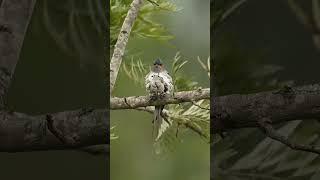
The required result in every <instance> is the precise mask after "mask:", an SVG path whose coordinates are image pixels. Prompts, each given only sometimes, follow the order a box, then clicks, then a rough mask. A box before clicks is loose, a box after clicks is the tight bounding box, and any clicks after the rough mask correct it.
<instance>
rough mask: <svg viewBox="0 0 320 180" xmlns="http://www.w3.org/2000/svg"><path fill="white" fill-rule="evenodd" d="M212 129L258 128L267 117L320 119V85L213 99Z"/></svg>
mask: <svg viewBox="0 0 320 180" xmlns="http://www.w3.org/2000/svg"><path fill="white" fill-rule="evenodd" d="M212 103H213V104H212V107H213V108H212V109H211V125H210V126H211V130H212V131H211V132H212V133H219V132H222V131H227V130H230V129H238V128H248V127H259V124H258V121H259V120H260V119H262V118H268V119H270V120H271V123H272V124H276V123H282V122H287V121H292V120H305V119H317V118H320V85H319V84H315V85H308V86H302V87H296V88H288V87H286V88H283V89H281V90H277V91H268V92H260V93H256V94H248V95H240V94H235V95H227V96H222V97H216V98H212Z"/></svg>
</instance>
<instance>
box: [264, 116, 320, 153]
mask: <svg viewBox="0 0 320 180" xmlns="http://www.w3.org/2000/svg"><path fill="white" fill-rule="evenodd" d="M258 124H259V126H260V128H261V129H262V130H263V132H264V133H265V134H266V135H267V136H268V137H270V138H271V139H273V140H276V141H279V142H281V143H282V144H284V145H287V146H288V147H290V148H291V149H293V150H299V151H305V152H312V153H315V154H319V155H320V149H319V148H316V147H314V146H310V145H300V144H295V143H293V142H291V141H290V140H289V139H288V138H287V137H285V136H283V135H281V134H280V133H278V132H277V131H276V130H275V129H274V128H273V127H272V125H271V121H270V119H268V118H262V119H260V120H259V122H258Z"/></svg>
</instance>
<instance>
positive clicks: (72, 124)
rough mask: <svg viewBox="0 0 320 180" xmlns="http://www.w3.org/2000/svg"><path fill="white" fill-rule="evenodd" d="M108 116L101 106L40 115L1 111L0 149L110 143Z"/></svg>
mask: <svg viewBox="0 0 320 180" xmlns="http://www.w3.org/2000/svg"><path fill="white" fill-rule="evenodd" d="M48 117H50V119H48ZM108 117H109V111H108V110H99V109H97V110H91V111H87V110H84V109H79V110H74V111H66V112H59V113H53V114H46V115H40V116H31V115H27V114H23V113H18V112H7V111H0V151H1V152H18V151H35V150H55V149H75V148H80V147H85V146H91V145H98V144H109V143H110V140H109V121H108ZM48 122H49V123H50V125H51V126H52V127H54V129H55V131H59V135H61V136H59V137H57V136H56V133H54V132H55V131H52V129H49V128H48V127H49V126H48V125H49V124H48ZM70 142H71V143H70Z"/></svg>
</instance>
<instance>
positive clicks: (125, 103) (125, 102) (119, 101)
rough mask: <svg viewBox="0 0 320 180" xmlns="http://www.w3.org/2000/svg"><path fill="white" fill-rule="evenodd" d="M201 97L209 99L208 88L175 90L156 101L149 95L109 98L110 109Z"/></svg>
mask: <svg viewBox="0 0 320 180" xmlns="http://www.w3.org/2000/svg"><path fill="white" fill-rule="evenodd" d="M201 99H210V89H209V88H206V89H198V90H194V91H182V92H177V93H175V95H174V96H173V97H170V98H167V99H164V100H158V101H150V97H149V96H131V97H124V98H119V97H114V98H111V101H110V109H135V108H138V107H146V106H155V105H164V104H179V103H183V102H193V101H198V100H201Z"/></svg>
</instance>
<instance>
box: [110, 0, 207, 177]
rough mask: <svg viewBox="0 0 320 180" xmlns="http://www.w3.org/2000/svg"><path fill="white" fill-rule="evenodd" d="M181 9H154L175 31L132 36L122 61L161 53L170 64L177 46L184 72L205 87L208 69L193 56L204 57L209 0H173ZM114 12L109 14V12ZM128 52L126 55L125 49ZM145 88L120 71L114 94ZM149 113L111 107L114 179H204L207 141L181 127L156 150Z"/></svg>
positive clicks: (129, 93)
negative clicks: (168, 145)
mask: <svg viewBox="0 0 320 180" xmlns="http://www.w3.org/2000/svg"><path fill="white" fill-rule="evenodd" d="M172 2H173V3H174V4H176V5H177V7H178V8H180V9H181V10H180V11H178V12H169V13H163V14H161V15H157V16H155V17H154V18H155V19H156V20H157V21H159V22H161V23H162V24H163V25H164V26H165V27H166V28H167V30H168V31H169V32H170V33H171V34H172V35H173V36H174V37H175V38H174V39H172V40H170V41H169V42H166V41H159V40H155V39H151V38H139V37H136V36H131V37H130V39H129V43H128V47H127V55H126V56H125V59H124V61H125V62H130V61H131V58H132V56H131V55H133V59H134V60H135V59H139V58H140V59H141V60H142V62H143V63H144V64H150V65H151V64H152V63H153V61H154V60H155V58H158V57H160V58H161V59H162V60H163V61H164V63H165V65H166V67H167V69H168V70H169V72H170V70H171V64H172V60H173V57H174V56H175V54H176V53H177V52H178V51H179V52H180V54H181V56H182V59H183V60H188V63H187V64H186V65H185V67H184V68H183V69H182V73H184V74H186V76H187V77H188V78H190V79H191V80H194V81H198V82H199V84H200V86H202V87H209V86H210V84H209V79H208V76H207V74H206V72H205V71H204V70H203V69H202V68H201V66H200V65H199V63H198V62H197V61H196V58H197V56H199V57H200V58H201V59H202V60H205V61H206V60H207V58H208V57H209V55H210V54H209V52H210V32H209V31H210V28H209V27H210V19H209V18H210V6H209V3H210V2H209V0H203V1H195V0H174V1H172ZM111 18H112V17H111ZM128 54H130V55H128ZM145 94H146V92H145V89H144V88H143V87H141V86H138V85H137V84H135V83H133V81H132V80H130V79H129V78H128V77H127V75H125V73H124V72H121V71H120V74H119V76H118V79H117V82H116V85H115V89H114V94H113V95H114V96H118V97H123V96H135V95H145ZM151 121H152V115H151V114H149V113H146V112H139V111H135V110H114V111H112V112H111V126H115V129H114V131H113V132H114V133H115V135H116V136H118V137H119V138H118V139H116V140H112V141H111V153H110V156H111V157H110V158H111V161H110V168H111V169H110V171H111V179H112V180H123V179H133V180H135V179H137V180H150V179H153V180H157V179H161V180H162V179H168V180H205V179H209V177H210V161H209V159H210V146H209V144H208V143H207V142H205V141H204V140H203V139H201V138H200V137H199V136H198V135H197V134H196V133H194V132H191V131H186V132H182V133H180V135H179V140H180V142H177V143H176V144H175V145H174V147H173V148H172V149H173V150H172V151H170V152H168V153H167V154H161V155H155V154H154V153H153V142H152V123H151Z"/></svg>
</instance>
